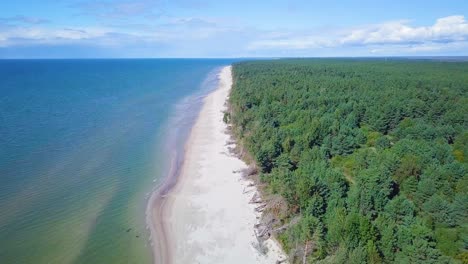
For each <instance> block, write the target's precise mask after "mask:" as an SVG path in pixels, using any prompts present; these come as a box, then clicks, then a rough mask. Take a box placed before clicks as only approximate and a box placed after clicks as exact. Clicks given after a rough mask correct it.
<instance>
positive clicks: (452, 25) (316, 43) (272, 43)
mask: <svg viewBox="0 0 468 264" xmlns="http://www.w3.org/2000/svg"><path fill="white" fill-rule="evenodd" d="M467 41H468V22H467V21H465V18H464V16H461V15H457V16H448V17H443V18H439V19H437V20H436V21H435V23H434V24H433V25H431V26H420V27H414V26H411V25H410V21H407V20H401V21H392V22H386V23H381V24H377V25H368V26H361V27H357V28H352V29H342V30H340V31H338V32H314V33H312V34H310V33H309V34H307V33H304V32H301V33H298V34H295V35H293V36H289V37H284V38H263V39H259V40H255V41H253V42H252V43H251V44H250V45H249V48H250V49H251V50H256V49H262V48H266V49H279V48H282V49H292V50H295V49H319V48H336V47H346V46H362V47H364V46H368V47H373V48H372V50H371V51H373V52H378V51H383V50H389V49H388V48H387V49H385V48H384V47H385V46H397V47H399V48H404V47H408V49H407V50H412V51H424V50H426V51H429V50H440V49H443V48H445V47H453V46H459V45H458V44H466V42H467ZM453 43H458V44H457V45H453ZM449 44H450V45H449ZM375 46H379V48H375Z"/></svg>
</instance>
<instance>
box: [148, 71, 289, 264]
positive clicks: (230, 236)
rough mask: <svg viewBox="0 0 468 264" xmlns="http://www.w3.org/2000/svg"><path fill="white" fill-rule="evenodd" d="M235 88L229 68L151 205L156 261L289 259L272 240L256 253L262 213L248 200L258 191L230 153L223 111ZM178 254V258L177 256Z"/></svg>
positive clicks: (206, 102)
mask: <svg viewBox="0 0 468 264" xmlns="http://www.w3.org/2000/svg"><path fill="white" fill-rule="evenodd" d="M231 86H232V76H231V66H227V67H224V68H223V69H222V70H221V72H220V73H219V84H218V87H217V88H216V89H215V90H214V91H213V92H211V93H210V94H209V95H207V96H206V97H205V99H204V101H203V106H202V109H201V111H200V113H199V115H198V118H197V119H196V121H195V123H194V125H193V127H192V129H191V132H190V135H189V138H188V140H187V143H186V145H185V152H184V158H183V161H182V165H181V166H180V167H177V166H174V164H173V166H171V169H170V172H169V173H170V175H169V176H170V177H167V178H166V180H165V182H164V183H163V185H162V186H161V187H160V188H159V189H158V191H156V192H154V193H153V194H152V195H151V197H150V200H149V202H148V208H147V222H148V225H149V229H150V232H151V237H152V238H155V239H151V238H150V239H151V240H152V243H151V245H152V247H153V259H154V263H164V264H166V263H197V262H199V263H220V262H222V263H239V262H244V263H275V262H276V261H278V260H283V259H285V256H284V254H283V253H282V251H281V248H280V247H279V245H278V244H277V243H276V242H275V241H274V240H272V239H268V240H267V241H265V243H264V244H263V245H264V246H266V248H267V249H268V250H267V253H266V254H263V253H260V251H259V250H258V249H256V243H258V241H257V238H256V234H255V230H254V225H255V224H256V223H257V222H258V218H259V216H260V213H258V212H256V211H255V205H253V204H250V203H249V201H250V200H251V199H252V196H253V195H254V194H255V193H256V191H257V190H256V187H255V186H254V185H253V184H251V181H250V180H247V179H244V178H243V177H242V174H241V171H242V170H244V169H246V168H247V165H246V164H245V163H244V162H243V161H242V160H240V159H239V158H237V157H236V156H234V155H232V154H231V153H230V149H232V148H233V146H234V145H233V142H232V140H231V138H230V135H229V134H228V133H227V125H226V124H225V123H224V122H223V120H222V119H223V114H222V112H223V111H224V110H226V106H225V103H226V101H227V98H228V96H229V93H230V89H231ZM174 256H177V258H175V257H174Z"/></svg>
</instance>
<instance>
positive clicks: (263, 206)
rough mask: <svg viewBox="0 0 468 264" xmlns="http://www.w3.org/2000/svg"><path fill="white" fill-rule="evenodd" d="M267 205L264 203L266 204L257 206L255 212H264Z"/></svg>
mask: <svg viewBox="0 0 468 264" xmlns="http://www.w3.org/2000/svg"><path fill="white" fill-rule="evenodd" d="M266 206H267V204H266V203H264V204H262V205H260V206H258V207H256V208H255V212H259V213H261V212H263V210H265V208H266Z"/></svg>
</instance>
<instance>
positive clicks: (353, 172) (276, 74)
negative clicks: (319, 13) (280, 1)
mask: <svg viewBox="0 0 468 264" xmlns="http://www.w3.org/2000/svg"><path fill="white" fill-rule="evenodd" d="M233 76H234V86H233V89H232V92H231V96H230V106H231V111H230V113H229V115H230V116H229V118H228V119H230V121H231V122H232V124H233V127H234V132H235V134H236V136H237V137H238V138H239V139H240V142H241V144H243V146H244V147H245V148H246V149H247V150H248V152H249V153H250V155H251V156H252V157H253V159H254V160H255V163H256V164H257V165H258V167H259V168H260V170H261V172H260V179H261V180H262V181H263V182H264V183H265V184H266V186H267V188H266V192H267V193H270V194H280V195H281V196H282V197H283V198H284V200H285V201H286V202H287V205H288V206H287V213H286V214H283V215H281V216H279V217H280V222H281V223H280V224H282V225H284V224H285V223H288V222H291V220H292V219H296V220H297V221H293V222H292V223H291V224H290V225H289V227H288V228H287V229H286V231H282V232H279V233H278V234H277V238H278V239H279V240H280V241H281V242H282V244H283V246H284V248H285V250H286V251H287V252H288V253H289V255H290V256H291V259H290V260H291V261H293V262H300V263H302V262H303V261H304V260H306V261H307V262H309V263H312V262H314V263H316V262H318V263H390V262H392V263H393V262H394V263H468V232H467V231H468V221H467V220H468V218H467V217H468V165H467V162H468V129H467V128H468V63H466V62H436V61H422V60H396V59H394V60H389V61H385V60H383V59H382V60H357V59H294V60H293V59H288V60H272V61H252V62H241V63H237V64H235V65H234V67H233ZM278 225H279V224H278ZM304 255H305V256H304Z"/></svg>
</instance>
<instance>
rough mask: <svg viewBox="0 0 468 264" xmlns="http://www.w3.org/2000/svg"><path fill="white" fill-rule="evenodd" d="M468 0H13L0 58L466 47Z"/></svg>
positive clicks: (7, 6)
mask: <svg viewBox="0 0 468 264" xmlns="http://www.w3.org/2000/svg"><path fill="white" fill-rule="evenodd" d="M467 20H468V1H461V0H460V1H452V0H445V1H432V0H426V1H419V0H416V1H408V0H407V1H399V0H393V1H377V0H374V1H346V0H342V1H335V0H328V1H314V0H309V1H305V0H289V1H288V0H270V1H261V0H237V1H221V0H217V1H214V0H135V1H130V0H113V1H110V0H42V1H41V0H34V1H32V0H30V1H26V0H15V1H1V3H0V58H96V57H111V58H129V57H297V56H299V57H308V56H314V57H315V56H412V55H413V56H420V55H457V56H459V55H468V21H467Z"/></svg>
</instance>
